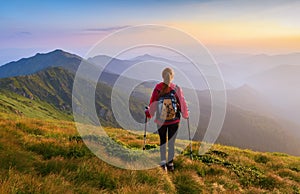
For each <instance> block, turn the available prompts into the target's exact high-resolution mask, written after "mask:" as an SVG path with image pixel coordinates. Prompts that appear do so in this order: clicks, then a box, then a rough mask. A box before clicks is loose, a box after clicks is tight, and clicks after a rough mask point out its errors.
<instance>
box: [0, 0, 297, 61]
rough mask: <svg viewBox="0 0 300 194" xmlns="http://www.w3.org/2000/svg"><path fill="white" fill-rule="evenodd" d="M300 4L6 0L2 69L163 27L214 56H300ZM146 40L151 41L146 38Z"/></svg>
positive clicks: (0, 9) (0, 17) (0, 37)
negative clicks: (118, 34)
mask: <svg viewBox="0 0 300 194" xmlns="http://www.w3.org/2000/svg"><path fill="white" fill-rule="evenodd" d="M299 18H300V1H295V0H272V1H271V0H265V1H258V0H253V1H243V0H226V1H222V0H211V1H209V0H200V1H196V0H190V1H189V0H187V1H183V0H166V1H159V0H148V1H141V0H139V1H133V0H128V1H121V0H115V1H97V0H87V1H79V0H66V1H57V0H52V1H37V0H27V1H22V0H10V1H1V6H0V65H1V64H4V63H6V62H9V61H12V60H17V59H19V58H21V57H28V56H31V55H33V54H34V53H37V52H47V51H51V50H54V49H56V48H60V49H63V50H66V51H69V52H72V53H75V54H78V55H80V56H83V55H84V54H85V53H86V52H87V51H88V50H89V49H90V48H91V47H92V46H93V45H94V44H95V43H97V42H98V41H99V40H101V39H103V38H104V37H106V36H108V35H109V34H110V33H113V32H115V31H117V30H121V29H123V28H127V27H130V26H136V25H143V24H159V25H166V26H170V27H174V28H177V29H179V30H182V31H184V32H186V33H188V34H190V35H191V36H193V37H194V38H196V39H197V40H199V41H200V42H202V43H203V44H204V45H205V46H206V47H207V48H208V49H210V50H211V51H212V52H213V53H249V54H260V53H264V54H281V53H292V52H300V19H299ZM145 38H146V37H145Z"/></svg>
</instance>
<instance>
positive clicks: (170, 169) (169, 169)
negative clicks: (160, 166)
mask: <svg viewBox="0 0 300 194" xmlns="http://www.w3.org/2000/svg"><path fill="white" fill-rule="evenodd" d="M167 169H168V171H171V172H173V171H174V163H173V162H169V163H168V164H167Z"/></svg>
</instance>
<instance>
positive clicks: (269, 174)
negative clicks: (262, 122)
mask: <svg viewBox="0 0 300 194" xmlns="http://www.w3.org/2000/svg"><path fill="white" fill-rule="evenodd" d="M105 130H106V131H107V133H108V134H109V135H110V136H112V137H114V141H117V142H119V144H120V146H126V147H131V148H132V149H138V150H141V147H142V141H143V139H142V136H139V135H135V134H133V133H130V131H124V130H122V129H117V128H105ZM147 143H148V144H149V143H151V145H156V144H158V136H157V135H154V134H152V135H150V136H149V137H148V141H147ZM198 146H199V143H197V142H194V149H195V150H194V160H193V161H191V160H190V159H189V157H188V156H185V153H186V152H185V151H184V152H183V153H182V154H181V155H179V156H178V157H177V158H176V159H175V165H176V168H175V171H174V173H165V172H163V171H162V170H161V169H160V168H159V167H157V168H155V169H152V170H143V171H131V170H123V169H119V168H116V167H114V166H111V165H109V164H107V163H105V162H103V161H101V160H100V159H98V158H97V157H96V156H94V155H93V154H92V153H91V152H90V151H89V150H88V149H87V147H86V146H85V144H84V143H83V142H82V141H81V139H80V138H79V136H78V134H77V131H76V128H75V127H74V123H73V122H68V121H61V120H48V121H44V120H43V119H32V118H27V117H21V116H17V115H11V114H6V113H2V114H1V116H0V157H1V160H0V193H270V192H271V193H300V158H299V157H293V156H289V155H286V154H280V153H260V152H254V151H250V150H241V149H238V148H234V147H227V146H221V145H214V146H213V147H212V149H211V150H210V151H209V152H208V153H207V154H205V155H202V156H198V155H197V154H196V153H197V152H196V149H197V147H198Z"/></svg>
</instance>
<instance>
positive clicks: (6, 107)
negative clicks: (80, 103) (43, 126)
mask: <svg viewBox="0 0 300 194" xmlns="http://www.w3.org/2000/svg"><path fill="white" fill-rule="evenodd" d="M0 112H2V113H14V114H16V115H19V116H26V117H30V118H40V119H62V120H71V119H72V116H71V115H70V114H67V113H65V112H63V111H59V110H58V109H57V108H56V107H54V106H52V105H50V104H48V103H47V102H45V101H40V100H38V99H35V100H31V99H29V98H26V97H23V96H21V95H18V94H15V93H12V92H9V91H4V90H1V91H0Z"/></svg>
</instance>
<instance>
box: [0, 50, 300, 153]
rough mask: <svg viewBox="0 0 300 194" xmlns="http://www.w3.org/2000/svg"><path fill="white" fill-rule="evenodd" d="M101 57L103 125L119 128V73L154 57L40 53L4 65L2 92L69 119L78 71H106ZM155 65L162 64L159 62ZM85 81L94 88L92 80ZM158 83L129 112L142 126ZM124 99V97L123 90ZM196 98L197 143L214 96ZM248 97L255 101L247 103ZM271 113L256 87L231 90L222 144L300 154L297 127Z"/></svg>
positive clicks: (136, 97)
mask: <svg viewBox="0 0 300 194" xmlns="http://www.w3.org/2000/svg"><path fill="white" fill-rule="evenodd" d="M101 58H106V60H107V59H109V60H112V61H113V63H112V66H111V67H110V69H105V71H104V72H105V73H104V74H103V75H105V76H104V79H101V78H100V79H99V82H98V83H97V84H98V87H97V90H96V101H95V105H96V110H97V114H98V117H99V119H100V121H101V123H104V124H105V125H107V126H118V124H117V123H116V121H115V118H114V116H113V114H112V110H111V104H110V103H111V102H110V95H111V91H112V84H113V83H114V81H115V80H116V79H117V78H118V76H120V75H118V74H119V73H121V70H124V69H126V68H127V67H128V66H130V65H132V64H133V63H134V61H138V60H140V61H142V60H149V59H151V58H152V57H151V56H150V55H146V56H142V57H139V58H135V59H134V60H132V61H130V60H120V59H112V58H109V57H108V56H98V57H94V58H93V59H88V60H84V59H82V58H81V57H79V56H76V55H73V54H70V53H67V52H65V51H62V50H55V51H53V52H50V53H46V54H37V55H35V56H33V57H30V58H27V59H21V60H19V61H16V62H11V63H8V64H6V65H4V66H1V67H0V77H2V79H0V88H1V89H0V90H1V93H3V94H4V93H7V94H8V93H13V94H14V95H18V96H22V97H25V98H27V99H29V100H30V101H41V102H44V103H47V104H48V105H49V106H52V107H53V108H54V109H55V110H57V112H60V113H61V114H67V115H70V114H71V110H72V107H71V106H72V87H73V81H74V76H75V72H76V70H77V68H78V66H79V65H80V64H81V62H82V61H84V62H85V63H86V64H88V65H87V67H91V68H103V67H101V65H99V61H98V60H99V59H101ZM156 60H158V59H157V58H156ZM97 61H98V62H97ZM122 65H124V67H123V66H122ZM126 65H127V66H126ZM114 66H122V67H119V70H114V68H112V67H114ZM103 75H102V76H103ZM102 78H103V77H102ZM127 79H130V78H127ZM85 81H86V82H87V83H89V81H88V80H85ZM154 84H155V82H152V83H148V82H146V83H143V84H142V85H141V87H143V90H138V88H137V90H136V91H135V92H133V93H132V96H131V103H130V111H131V114H132V115H133V117H134V118H135V119H136V120H137V121H138V122H140V123H142V122H143V120H144V113H143V108H144V105H145V104H147V103H148V102H149V95H150V93H151V90H152V88H153V85H154ZM183 90H184V91H185V92H186V93H188V92H189V89H188V88H183ZM144 91H147V93H146V94H145V93H143V92H144ZM120 95H122V91H121V93H120ZM197 95H198V98H199V102H200V107H190V108H191V112H192V111H193V109H194V110H195V111H196V109H198V108H201V109H200V110H201V115H200V118H199V120H200V126H197V132H196V134H195V137H194V139H195V140H201V139H202V137H203V135H204V133H205V130H206V127H207V124H208V121H209V119H210V115H211V106H210V93H209V91H208V90H202V91H197ZM8 96H9V95H8ZM246 97H248V99H251V100H248V101H245V100H243V99H245V98H246ZM76 98H77V100H79V101H80V100H82V99H80V97H76ZM255 103H258V104H255ZM48 105H47V106H48ZM255 106H258V108H253V107H255ZM3 107H4V106H3ZM16 111H17V110H16ZM16 111H15V112H16ZM272 112H273V109H272V107H271V105H270V106H269V105H268V104H267V103H265V99H264V98H263V96H261V95H259V91H257V90H255V89H254V88H252V86H246V85H245V86H243V87H240V88H237V89H231V90H228V109H227V115H226V118H225V123H224V126H223V129H222V132H221V134H220V136H219V138H218V140H217V142H218V143H222V144H226V145H234V146H238V147H242V148H249V149H254V150H260V151H272V152H274V151H276V152H277V151H278V152H286V153H290V154H294V155H300V150H299V149H298V147H299V145H300V144H299V141H298V137H299V136H297V135H298V134H297V131H296V130H292V129H289V128H286V126H289V127H290V126H294V127H297V125H293V124H289V121H286V120H282V119H277V117H276V116H274V115H272ZM283 123H284V125H283Z"/></svg>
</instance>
